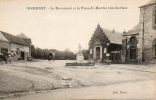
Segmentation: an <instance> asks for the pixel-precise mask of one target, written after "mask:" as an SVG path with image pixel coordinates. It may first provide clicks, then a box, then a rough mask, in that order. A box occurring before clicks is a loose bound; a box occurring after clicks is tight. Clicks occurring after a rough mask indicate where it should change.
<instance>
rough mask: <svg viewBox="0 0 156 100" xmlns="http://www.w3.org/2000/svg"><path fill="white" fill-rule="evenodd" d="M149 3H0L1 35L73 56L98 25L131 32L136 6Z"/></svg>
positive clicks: (113, 0)
mask: <svg viewBox="0 0 156 100" xmlns="http://www.w3.org/2000/svg"><path fill="white" fill-rule="evenodd" d="M148 1H149V0H0V31H4V32H7V33H10V34H13V35H18V34H20V33H24V34H25V35H26V36H28V37H29V38H31V40H32V43H33V44H34V45H35V47H40V48H43V49H44V48H45V49H57V50H62V51H63V50H65V49H67V48H68V49H70V50H71V51H74V52H75V51H78V46H79V44H80V45H81V47H82V49H88V43H89V40H90V38H91V36H92V34H93V33H94V31H95V29H96V27H97V24H100V26H101V27H103V28H105V29H109V30H113V29H115V30H116V31H119V32H123V31H128V30H130V29H132V28H133V27H134V26H136V25H137V23H138V22H139V14H140V9H139V6H141V5H144V4H145V3H146V2H148ZM33 7H40V9H38V10H36V9H32V8H33ZM96 7H98V8H99V7H101V8H103V9H96ZM112 7H113V9H110V8H112ZM115 7H118V8H120V9H115ZM41 8H42V9H41ZM56 8H59V9H56ZM67 8H68V9H67ZM86 8H88V9H86ZM121 8H122V9H121Z"/></svg>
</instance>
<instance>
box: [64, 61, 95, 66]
mask: <svg viewBox="0 0 156 100" xmlns="http://www.w3.org/2000/svg"><path fill="white" fill-rule="evenodd" d="M66 66H95V63H79V62H73V63H66Z"/></svg>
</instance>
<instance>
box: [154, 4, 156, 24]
mask: <svg viewBox="0 0 156 100" xmlns="http://www.w3.org/2000/svg"><path fill="white" fill-rule="evenodd" d="M154 24H155V25H156V7H155V11H154Z"/></svg>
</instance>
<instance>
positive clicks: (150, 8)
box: [122, 0, 156, 63]
mask: <svg viewBox="0 0 156 100" xmlns="http://www.w3.org/2000/svg"><path fill="white" fill-rule="evenodd" d="M122 42H123V52H122V57H123V58H124V60H123V62H128V63H133V62H144V61H151V60H153V59H155V58H156V0H150V1H149V2H148V3H147V4H145V5H143V6H141V7H140V21H139V23H138V25H136V26H135V27H134V28H133V29H132V30H129V31H128V32H124V33H123V41H122Z"/></svg>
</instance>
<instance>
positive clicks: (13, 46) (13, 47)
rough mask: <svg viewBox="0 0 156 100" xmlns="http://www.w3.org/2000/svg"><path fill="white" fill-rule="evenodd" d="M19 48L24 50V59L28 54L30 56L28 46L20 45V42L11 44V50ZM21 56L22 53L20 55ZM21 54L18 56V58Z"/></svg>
mask: <svg viewBox="0 0 156 100" xmlns="http://www.w3.org/2000/svg"><path fill="white" fill-rule="evenodd" d="M18 48H19V50H20V51H22V52H24V55H25V56H24V57H25V58H24V59H25V60H26V59H27V57H28V56H30V53H29V52H30V49H29V47H27V46H23V45H18V44H14V43H12V44H11V50H12V51H17V49H18ZM20 56H21V55H20ZM18 57H19V56H17V57H16V58H18Z"/></svg>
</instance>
